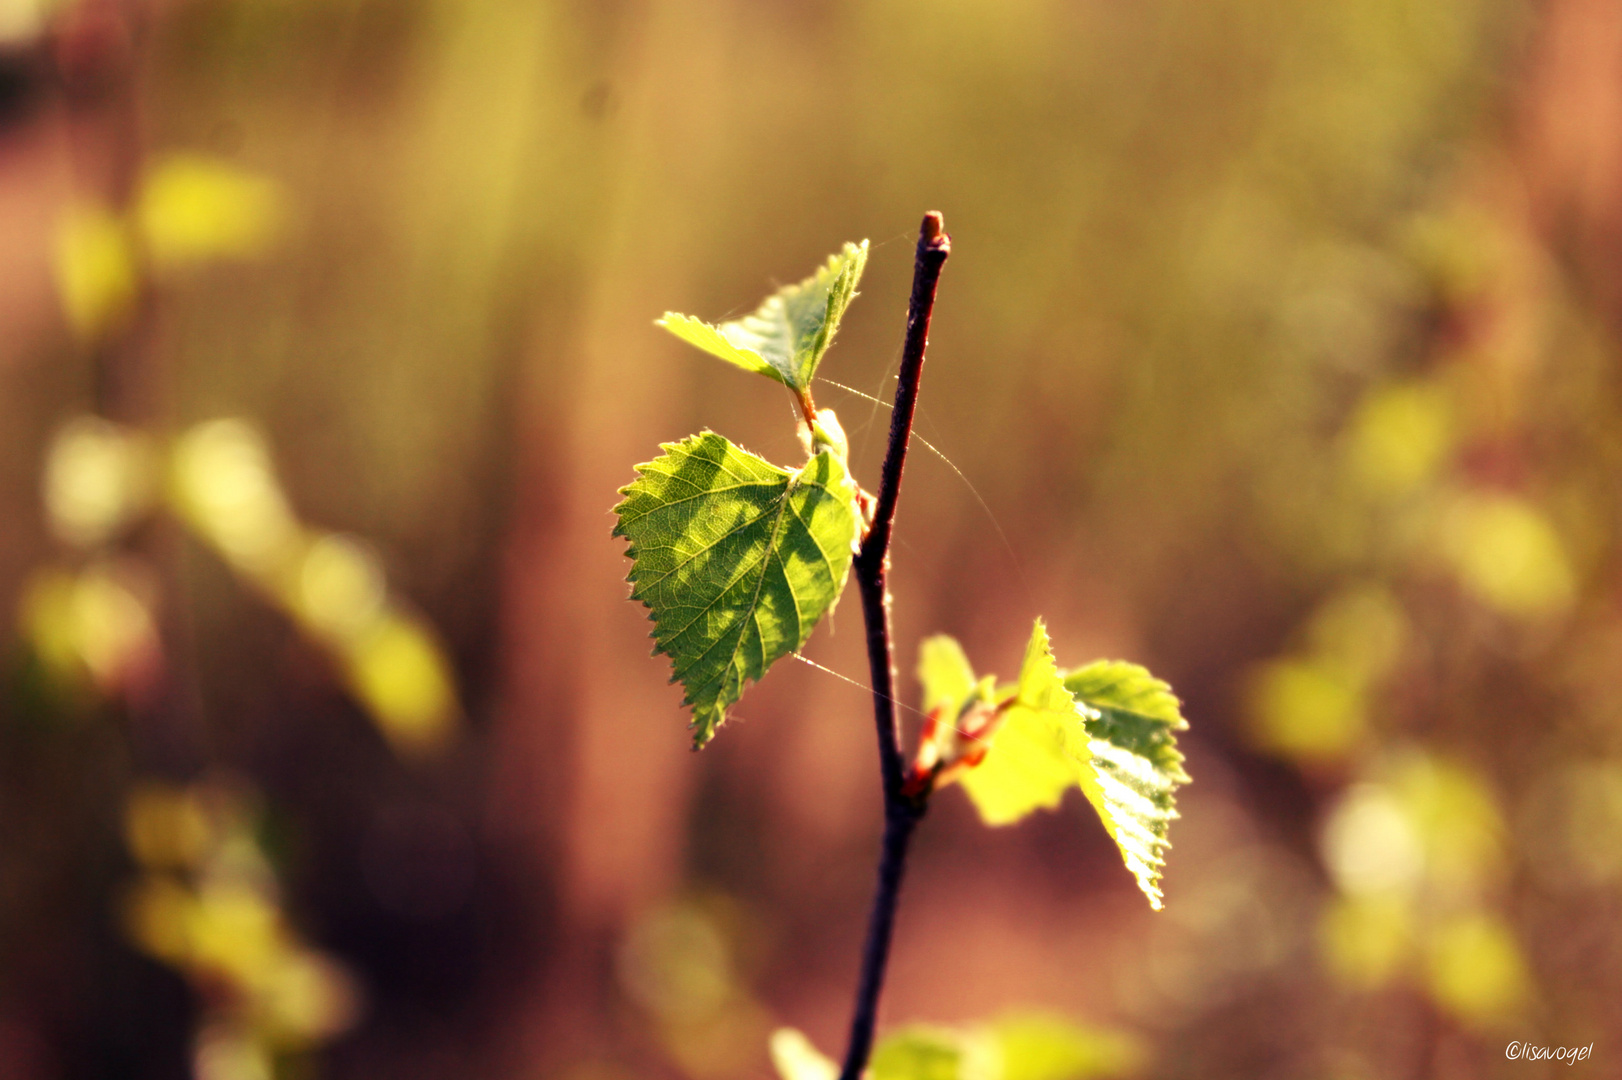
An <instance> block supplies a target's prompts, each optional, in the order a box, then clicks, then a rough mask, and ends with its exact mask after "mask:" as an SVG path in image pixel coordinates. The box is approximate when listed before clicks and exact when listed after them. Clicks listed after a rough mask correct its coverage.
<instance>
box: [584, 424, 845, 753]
mask: <svg viewBox="0 0 1622 1080" xmlns="http://www.w3.org/2000/svg"><path fill="white" fill-rule="evenodd" d="M660 449H662V450H664V451H665V454H664V456H663V457H660V458H658V459H656V460H654V461H650V462H647V463H646V464H642V465H638V466H637V467H636V468H637V472H638V473H639V474H640V475H639V476H638V477H637V479H636V481H635V482H633V483H632V484H630V485H629V486H627V487H624V488H621V489H620V494H622V495H624V496H625V499H624V501H622V502H621V503H620V504H619V505H618V506H616V507H615V508H614V512H615V513H616V514H617V515H619V524H618V525H617V526H616V527H615V529H614V535H615V536H623V537H625V538H627V539H628V540H629V541H630V547H629V548H628V549H627V552H626V554H627V555H629V556H630V557H631V560H632V564H631V573H630V576H629V578H628V580H629V581H630V582H631V585H632V588H631V598H632V599H634V600H640V601H642V603H644V604H646V605H647V607H648V608H649V611H650V615H649V617H650V618H651V619H652V620H653V639H654V641H655V643H656V644H655V648H654V651H655V652H656V653H659V652H662V653H665V654H666V655H667V656H669V657H670V660H671V667H672V670H673V674H672V676H671V682H675V681H676V680H678V679H679V680H681V682H682V684H683V685H684V686H685V687H686V690H687V696H686V699H685V703H686V704H688V705H690V706H692V709H693V721H692V729H693V744H694V746H695V748H696V747H700V746H703V745H704V744H705V743H706V742H708V741H709V740H710V738H711V737H712V736H714V734H715V731H716V729H717V728H718V727H720V726H721V724H722V722H723V721H724V720H725V719H726V710H727V708H728V707H729V706H731V705H732V704H733V703H734V702H736V701H737V700H738V698H739V697H740V696H741V695H742V694H743V691H744V687H745V686H746V685H747V684H748V683H750V682H754V681H757V680H758V679H760V678H761V676H763V675H764V674H765V673H766V669H767V668H769V667H771V665H772V664H773V663H774V662H776V661H777V660H779V659H781V658H782V657H784V656H786V655H787V654H789V653H790V652H795V651H797V650H799V648H800V647H801V646H803V645H804V644H805V642H806V639H807V638H809V637H810V636H811V631H812V630H813V629H815V627H816V625H817V622H818V621H819V620H820V619H821V618H822V616H823V615H825V614H826V613H827V612H828V611H830V610H831V609H832V608H833V606H834V602H835V601H836V600H837V599H838V598H839V594H840V591H841V590H842V589H843V588H844V586H845V578H846V576H847V575H848V574H849V571H850V563H851V555H852V553H853V550H854V547H855V544H856V542H857V537H858V532H859V524H860V514H859V512H858V509H857V505H856V485H855V483H854V482H853V481H852V480H851V479H850V477H849V475H848V474H847V473H846V472H845V466H844V464H843V463H842V462H840V461H839V460H838V459H837V458H836V457H835V456H834V455H833V454H831V453H829V452H827V451H824V452H823V453H820V454H818V455H816V456H815V457H813V458H812V459H811V460H810V461H808V462H806V464H805V467H804V468H802V469H799V470H798V471H790V470H788V469H782V468H779V467H777V466H776V465H773V464H771V463H770V462H768V461H766V460H764V459H763V458H760V457H758V456H756V455H754V454H751V453H749V452H748V451H746V450H742V449H739V448H738V447H736V446H733V445H732V444H731V443H730V442H728V441H727V440H726V439H724V438H722V437H721V436H719V435H717V434H715V433H714V432H710V431H706V432H704V433H702V434H699V435H694V436H691V437H689V438H687V439H684V440H683V441H681V442H679V443H665V444H663V445H662V446H661V447H660Z"/></svg>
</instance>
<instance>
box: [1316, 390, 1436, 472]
mask: <svg viewBox="0 0 1622 1080" xmlns="http://www.w3.org/2000/svg"><path fill="white" fill-rule="evenodd" d="M1343 438H1344V442H1343V454H1344V461H1345V467H1346V469H1347V471H1348V473H1349V475H1350V476H1351V478H1352V480H1353V481H1354V482H1355V483H1356V484H1357V485H1358V487H1359V488H1360V489H1362V490H1363V491H1365V492H1367V493H1368V494H1370V495H1373V496H1377V497H1382V498H1391V497H1397V496H1401V495H1406V494H1408V493H1409V492H1411V491H1413V490H1414V489H1416V488H1418V487H1419V486H1420V485H1422V484H1424V483H1425V482H1427V481H1429V480H1431V479H1432V478H1434V477H1435V476H1436V474H1437V472H1438V471H1439V470H1440V469H1441V467H1442V465H1443V464H1445V462H1446V460H1447V456H1448V454H1449V453H1450V452H1451V450H1452V448H1453V442H1454V417H1453V407H1452V401H1451V399H1450V398H1449V396H1448V392H1447V390H1446V388H1445V387H1442V386H1439V385H1437V384H1434V383H1428V382H1409V383H1398V384H1395V385H1392V386H1386V387H1381V388H1379V389H1377V390H1375V391H1373V392H1372V393H1370V394H1369V396H1368V397H1367V398H1365V399H1364V400H1363V402H1362V404H1361V405H1360V406H1359V407H1358V410H1357V412H1356V413H1355V414H1354V415H1353V417H1352V420H1351V423H1350V425H1349V427H1348V428H1347V430H1346V434H1345V436H1344V437H1343Z"/></svg>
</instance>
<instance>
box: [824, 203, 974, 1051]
mask: <svg viewBox="0 0 1622 1080" xmlns="http://www.w3.org/2000/svg"><path fill="white" fill-rule="evenodd" d="M951 251H952V244H951V238H950V237H948V236H947V235H946V233H945V231H944V230H943V229H942V222H941V215H940V214H939V213H937V212H936V211H933V210H932V211H930V212H929V213H927V214H925V215H924V223H923V226H922V228H921V229H920V230H919V234H918V252H917V257H916V260H915V262H914V264H913V277H912V300H911V302H910V303H909V305H908V308H907V338H906V342H905V344H904V345H903V346H902V353H901V372H900V375H899V376H898V380H899V381H898V384H897V386H896V392H895V411H894V412H892V413H891V414H890V445H889V449H888V450H887V451H886V453H885V455H884V469H883V472H882V474H881V476H880V480H879V493H878V499H877V502H876V503H875V506H874V510H873V524H872V526H871V528H869V530H868V533H867V538H866V539H865V540H863V541H862V547H861V551H860V552H858V553H857V556H856V560H855V564H856V565H855V569H856V587H857V589H858V590H860V592H861V594H862V617H863V623H864V625H865V627H866V631H867V661H868V667H869V669H870V671H871V673H872V681H873V719H874V721H875V723H876V725H877V727H878V736H879V771H880V774H881V775H882V777H883V781H884V842H883V846H882V848H881V849H880V853H879V879H878V886H877V888H876V889H875V891H874V894H873V910H872V914H871V915H869V917H868V926H867V943H866V945H865V946H864V947H863V949H862V973H861V978H860V981H859V982H858V983H857V987H856V1008H855V1013H854V1015H853V1016H852V1017H851V1023H850V1043H849V1045H848V1046H847V1047H846V1050H845V1063H844V1066H843V1068H842V1069H841V1071H840V1080H857V1078H858V1077H859V1076H861V1074H862V1071H863V1070H864V1069H865V1068H867V1061H868V1058H869V1057H870V1056H871V1055H872V1052H873V1027H874V1023H875V1022H876V1020H877V1019H878V1005H879V994H880V992H881V991H882V990H883V988H884V970H885V966H886V964H887V963H888V961H889V958H890V939H891V936H892V934H893V932H894V929H895V912H896V903H897V901H898V900H899V899H900V896H901V877H902V873H903V871H904V870H905V869H906V862H907V846H908V843H909V842H910V841H911V839H912V832H913V830H914V829H915V828H916V827H917V825H918V822H919V821H920V820H921V819H922V818H923V816H924V810H925V809H926V807H927V806H928V799H929V794H928V792H927V791H925V792H923V793H922V794H919V795H917V796H915V797H914V796H909V795H908V794H907V793H906V792H905V791H904V790H903V788H904V785H905V783H906V775H905V774H906V761H905V758H904V757H903V756H902V753H901V733H900V731H899V730H898V728H897V726H896V715H895V648H894V645H893V642H892V638H891V634H890V589H889V583H888V577H889V570H890V534H891V532H892V530H893V528H894V525H895V509H896V499H897V497H898V496H899V495H900V492H901V473H902V470H903V469H904V468H905V466H906V463H907V444H908V442H909V441H910V440H911V438H912V417H913V412H914V410H915V409H916V408H917V405H918V384H919V382H920V381H921V380H922V378H923V373H924V349H925V348H926V347H927V346H928V344H929V317H930V314H931V313H932V312H933V311H934V308H935V287H936V285H937V284H938V283H939V281H940V275H941V267H943V266H944V265H945V264H946V257H947V256H948V255H950V254H951Z"/></svg>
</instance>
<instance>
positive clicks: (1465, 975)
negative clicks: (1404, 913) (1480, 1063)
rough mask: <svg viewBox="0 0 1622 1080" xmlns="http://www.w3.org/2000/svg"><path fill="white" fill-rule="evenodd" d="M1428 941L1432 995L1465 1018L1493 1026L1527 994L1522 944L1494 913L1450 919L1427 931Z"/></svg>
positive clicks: (1518, 1006) (1520, 1004)
mask: <svg viewBox="0 0 1622 1080" xmlns="http://www.w3.org/2000/svg"><path fill="white" fill-rule="evenodd" d="M1426 944H1427V950H1426V974H1427V982H1428V984H1429V986H1430V992H1431V996H1432V997H1433V998H1434V999H1435V1000H1436V1003H1437V1004H1438V1005H1440V1006H1442V1007H1443V1008H1444V1009H1446V1010H1448V1011H1449V1012H1451V1013H1453V1014H1454V1015H1455V1016H1457V1017H1458V1018H1459V1019H1460V1020H1463V1021H1464V1022H1465V1023H1468V1024H1470V1025H1472V1026H1475V1027H1478V1028H1487V1029H1491V1028H1494V1027H1497V1026H1499V1025H1501V1024H1503V1023H1504V1022H1505V1021H1507V1020H1509V1019H1512V1018H1513V1017H1514V1015H1515V1013H1516V1012H1517V1011H1518V1010H1519V1009H1521V1008H1522V1007H1524V1006H1525V1004H1526V1003H1527V1000H1528V999H1529V997H1530V996H1531V979H1530V976H1529V975H1528V974H1527V970H1526V962H1525V961H1524V960H1523V959H1522V958H1521V950H1520V946H1519V945H1518V944H1517V943H1516V941H1515V935H1514V933H1513V932H1512V931H1511V930H1510V928H1509V927H1508V926H1506V925H1505V924H1504V923H1503V921H1502V920H1500V919H1498V918H1497V917H1496V916H1493V915H1490V914H1488V913H1486V912H1474V913H1471V914H1469V915H1465V916H1463V917H1460V918H1457V919H1454V920H1451V921H1449V922H1448V923H1446V924H1445V925H1443V926H1442V927H1441V928H1440V929H1438V930H1436V931H1434V932H1433V933H1432V934H1431V935H1429V937H1428V939H1427V942H1426Z"/></svg>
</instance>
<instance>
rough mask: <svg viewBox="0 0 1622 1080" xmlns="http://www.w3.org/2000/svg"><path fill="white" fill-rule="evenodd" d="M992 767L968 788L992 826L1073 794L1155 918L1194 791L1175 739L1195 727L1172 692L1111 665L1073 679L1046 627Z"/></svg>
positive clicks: (1034, 639) (1023, 670)
mask: <svg viewBox="0 0 1622 1080" xmlns="http://www.w3.org/2000/svg"><path fill="white" fill-rule="evenodd" d="M1003 708H1004V711H1005V714H1006V715H1005V718H1004V720H1003V723H1002V725H1001V727H1000V728H998V729H997V730H996V732H995V734H994V735H993V736H992V739H991V745H990V749H989V751H988V752H987V754H986V756H985V760H984V761H982V762H981V763H980V764H979V765H977V766H975V767H974V768H972V769H970V770H968V772H966V773H965V774H964V775H963V778H962V783H963V788H964V790H965V791H966V792H968V795H969V798H970V799H971V800H973V802H974V805H975V807H976V809H978V810H979V811H980V816H981V818H982V819H983V820H984V821H985V822H986V824H988V825H1005V824H1008V823H1010V822H1014V821H1018V820H1019V819H1020V818H1022V817H1024V816H1026V815H1027V814H1029V813H1030V812H1031V811H1033V810H1036V809H1038V808H1048V809H1051V808H1053V807H1055V806H1057V805H1058V804H1059V801H1060V799H1062V798H1063V796H1064V792H1065V790H1066V789H1067V788H1069V787H1070V786H1071V785H1072V784H1075V785H1077V786H1079V787H1080V788H1081V790H1082V792H1083V793H1084V794H1085V795H1086V796H1087V800H1088V802H1090V803H1092V805H1093V808H1094V809H1095V810H1097V811H1098V816H1099V820H1101V821H1102V822H1103V824H1104V828H1105V830H1106V831H1108V832H1109V834H1110V837H1111V838H1112V839H1114V841H1115V843H1116V844H1117V846H1119V847H1120V849H1121V858H1122V859H1123V860H1124V861H1125V862H1126V865H1127V868H1128V869H1129V870H1131V871H1132V873H1133V876H1135V877H1136V878H1137V880H1138V887H1139V888H1141V889H1142V890H1143V892H1144V895H1146V896H1147V897H1148V898H1149V903H1150V905H1151V906H1153V907H1155V908H1157V909H1158V908H1159V907H1160V906H1161V892H1160V885H1159V881H1160V866H1161V864H1162V863H1163V862H1164V861H1165V850H1166V847H1167V846H1168V844H1167V841H1166V833H1167V829H1168V827H1169V826H1170V824H1171V821H1172V819H1174V818H1175V817H1176V816H1177V810H1176V805H1175V798H1174V795H1175V792H1176V789H1177V787H1178V786H1179V785H1180V784H1185V783H1187V782H1188V776H1187V774H1186V773H1184V772H1183V768H1182V761H1183V757H1182V754H1180V753H1179V752H1178V750H1177V743H1176V739H1175V738H1174V736H1173V734H1172V733H1173V732H1174V731H1177V730H1180V729H1182V728H1184V727H1186V726H1187V724H1186V723H1185V722H1184V720H1183V718H1182V715H1181V714H1180V713H1179V711H1178V704H1177V699H1176V698H1175V697H1174V696H1172V693H1171V689H1170V687H1168V686H1167V685H1166V684H1165V683H1163V682H1161V681H1160V680H1159V679H1156V678H1155V677H1154V676H1152V675H1150V674H1149V673H1148V672H1147V671H1145V670H1144V669H1143V668H1141V667H1138V666H1137V665H1135V664H1128V663H1124V662H1122V661H1118V660H1101V661H1099V662H1097V663H1094V664H1089V665H1088V666H1086V667H1084V668H1081V669H1080V670H1078V671H1074V672H1072V673H1070V674H1069V675H1068V676H1065V675H1063V674H1062V673H1061V672H1060V671H1059V668H1058V665H1057V664H1056V663H1055V662H1054V659H1053V652H1052V649H1051V647H1050V645H1049V642H1048V635H1047V629H1046V628H1045V627H1044V626H1043V625H1042V621H1041V620H1040V619H1038V620H1037V622H1036V626H1035V627H1034V628H1033V630H1032V632H1031V640H1030V643H1029V645H1028V646H1027V647H1026V650H1025V660H1024V663H1023V664H1022V665H1021V666H1020V673H1019V681H1018V684H1017V686H1016V688H1015V689H1014V691H1013V696H1012V698H1011V699H1007V700H1006V701H1005V703H1004V705H1003Z"/></svg>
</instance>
